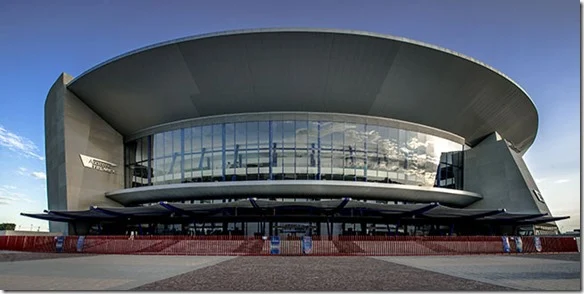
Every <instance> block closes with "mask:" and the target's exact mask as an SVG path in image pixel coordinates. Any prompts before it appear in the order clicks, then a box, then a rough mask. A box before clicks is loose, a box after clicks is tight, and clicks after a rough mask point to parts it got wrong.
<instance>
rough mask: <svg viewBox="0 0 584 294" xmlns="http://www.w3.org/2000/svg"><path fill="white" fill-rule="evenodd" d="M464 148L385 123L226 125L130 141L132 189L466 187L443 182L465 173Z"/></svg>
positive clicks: (128, 178)
mask: <svg viewBox="0 0 584 294" xmlns="http://www.w3.org/2000/svg"><path fill="white" fill-rule="evenodd" d="M462 150H463V145H461V144H458V143H454V142H452V141H449V140H446V139H443V138H440V137H437V136H432V135H429V134H424V133H420V132H413V131H408V130H403V129H396V128H392V127H386V126H380V125H369V124H357V123H348V122H331V121H300V120H297V121H294V120H272V121H257V122H235V123H222V124H213V125H204V126H196V127H190V128H183V129H178V130H173V131H169V132H163V133H158V134H154V135H151V136H146V137H143V138H140V139H137V140H134V141H132V142H129V143H126V151H125V152H126V187H139V186H144V185H163V184H173V183H189V182H223V181H254V180H338V181H362V182H377V183H397V184H407V185H417V186H430V187H431V186H442V187H447V188H455V189H461V188H462V186H461V185H459V184H454V185H453V184H452V183H453V182H452V181H451V180H447V181H446V182H444V181H443V180H444V179H446V178H455V177H454V176H451V175H461V174H462V162H461V161H460V160H452V159H451V158H452V156H453V155H448V156H447V155H446V153H449V154H456V153H450V152H460V151H462ZM454 156H455V157H456V155H454ZM441 158H442V160H441ZM455 161H456V162H455ZM439 165H441V171H444V170H443V169H442V167H445V168H446V167H447V169H448V170H447V172H448V175H446V176H444V175H442V173H440V175H439V177H437V172H438V170H439V169H438V166H439ZM446 165H447V166H446ZM459 182H461V181H459ZM447 183H448V184H447Z"/></svg>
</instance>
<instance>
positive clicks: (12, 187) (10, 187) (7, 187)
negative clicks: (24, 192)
mask: <svg viewBox="0 0 584 294" xmlns="http://www.w3.org/2000/svg"><path fill="white" fill-rule="evenodd" d="M2 187H4V188H6V189H10V190H14V189H16V187H14V186H9V185H4V186H2Z"/></svg>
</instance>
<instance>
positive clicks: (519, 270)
mask: <svg viewBox="0 0 584 294" xmlns="http://www.w3.org/2000/svg"><path fill="white" fill-rule="evenodd" d="M565 256H566V255H560V256H558V257H559V258H557V259H554V258H553V257H554V256H553V255H545V256H542V258H540V257H539V256H537V255H522V256H521V257H519V256H502V255H496V256H485V255H482V256H481V255H479V256H415V257H411V256H409V257H403V256H400V257H393V256H391V257H390V256H387V257H376V259H379V260H384V261H387V262H391V263H397V264H401V265H406V266H411V267H415V268H418V269H423V270H428V271H433V272H437V273H442V274H447V275H450V276H454V277H459V278H464V279H469V280H474V281H479V282H484V283H489V284H493V285H499V286H503V287H508V288H512V289H517V290H580V289H581V285H580V284H581V272H580V261H579V260H580V259H579V258H578V260H576V261H574V260H565V259H567V258H565Z"/></svg>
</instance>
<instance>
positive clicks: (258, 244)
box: [0, 235, 579, 256]
mask: <svg viewBox="0 0 584 294" xmlns="http://www.w3.org/2000/svg"><path fill="white" fill-rule="evenodd" d="M505 238H507V239H506V240H507V241H505ZM305 244H310V245H305ZM506 249H507V250H506ZM0 250H13V251H28V252H65V253H74V252H82V253H91V254H156V255H274V254H279V255H319V256H326V255H329V256H343V255H347V256H399V255H402V256H405V255H461V254H502V253H550V252H578V251H579V250H578V245H577V243H576V238H574V237H568V236H539V237H538V236H523V237H521V238H520V240H519V239H518V238H517V237H501V236H334V237H328V236H312V237H311V238H310V239H305V240H303V238H294V237H292V238H290V237H288V238H281V239H279V240H274V242H272V239H271V237H264V238H262V237H246V236H154V235H148V236H132V237H129V236H64V237H53V236H0Z"/></svg>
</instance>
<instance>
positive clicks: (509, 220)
mask: <svg viewBox="0 0 584 294" xmlns="http://www.w3.org/2000/svg"><path fill="white" fill-rule="evenodd" d="M21 215H24V216H28V217H33V218H38V219H43V220H48V221H57V222H69V223H72V222H85V223H98V222H121V223H152V222H158V223H191V222H244V221H283V222H294V221H299V222H307V221H315V222H319V221H334V222H349V223H350V222H354V223H359V222H367V223H383V224H388V223H395V222H398V221H406V222H409V223H428V224H437V223H454V222H456V223H459V222H468V221H473V222H482V223H497V224H513V225H521V224H538V223H546V222H551V221H557V220H562V219H567V218H569V217H567V216H566V217H549V216H547V214H545V213H544V214H539V213H530V214H526V213H510V212H507V211H506V210H505V209H496V210H479V209H458V208H451V207H446V206H441V205H439V204H438V203H431V204H382V203H367V202H362V201H353V200H351V199H350V198H344V199H340V200H329V201H310V202H292V201H273V200H258V199H255V198H249V199H246V200H238V201H233V202H224V203H201V204H187V203H167V202H160V203H159V204H156V205H151V206H138V207H121V208H120V207H116V208H112V207H96V206H93V207H91V208H90V209H88V210H83V211H54V210H51V211H45V213H42V214H29V213H21Z"/></svg>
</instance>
